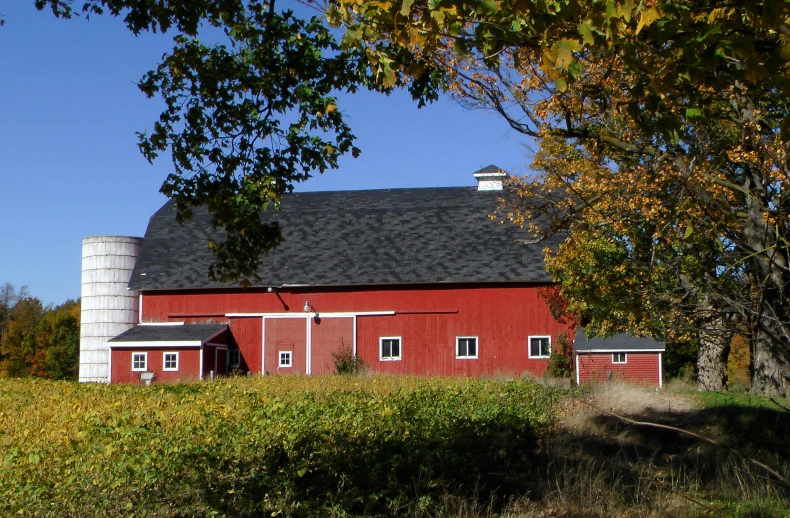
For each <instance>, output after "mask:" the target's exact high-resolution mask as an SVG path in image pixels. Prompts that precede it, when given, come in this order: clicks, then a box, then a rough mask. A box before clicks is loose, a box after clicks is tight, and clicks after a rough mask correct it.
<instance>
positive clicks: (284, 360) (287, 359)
mask: <svg viewBox="0 0 790 518" xmlns="http://www.w3.org/2000/svg"><path fill="white" fill-rule="evenodd" d="M291 365H292V363H291V351H280V367H291Z"/></svg>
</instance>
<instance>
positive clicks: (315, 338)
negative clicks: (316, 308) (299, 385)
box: [310, 317, 354, 374]
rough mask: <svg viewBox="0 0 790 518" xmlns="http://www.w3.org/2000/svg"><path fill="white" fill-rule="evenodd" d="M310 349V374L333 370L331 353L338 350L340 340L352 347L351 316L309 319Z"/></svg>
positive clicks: (352, 325) (352, 321)
mask: <svg viewBox="0 0 790 518" xmlns="http://www.w3.org/2000/svg"><path fill="white" fill-rule="evenodd" d="M310 322H311V323H310V335H311V339H312V342H311V343H312V350H311V353H310V354H311V358H312V361H311V363H310V374H331V373H333V372H335V363H334V358H333V357H332V353H337V352H338V351H340V343H341V341H342V343H343V345H344V346H345V347H348V348H349V349H352V348H353V347H354V319H353V318H350V317H349V318H320V319H319V320H318V322H316V319H311V321H310Z"/></svg>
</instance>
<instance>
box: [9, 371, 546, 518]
mask: <svg viewBox="0 0 790 518" xmlns="http://www.w3.org/2000/svg"><path fill="white" fill-rule="evenodd" d="M552 413H553V411H552V405H551V396H550V394H549V393H547V392H546V391H545V390H544V389H542V388H541V387H538V386H536V385H532V384H529V383H526V382H520V381H515V382H499V381H480V380H465V379H462V380H457V379H456V380H447V379H431V380H424V379H415V378H386V377H385V378H380V377H370V378H357V377H344V376H332V377H311V378H308V377H269V378H265V379H237V380H227V381H218V382H213V383H210V382H205V383H195V384H187V385H176V386H151V387H128V386H105V385H84V384H83V385H79V384H76V383H69V382H47V381H41V380H37V381H36V380H0V515H9V514H16V513H20V514H22V515H36V516H39V515H52V516H64V515H79V516H86V515H91V516H94V515H97V516H107V515H111V516H131V515H135V514H136V515H146V516H150V515H157V516H212V515H230V516H263V515H266V516H272V515H289V516H315V515H329V514H334V515H356V514H359V515H363V514H365V515H371V514H372V515H391V514H403V515H415V514H419V513H420V512H421V511H428V512H430V511H431V508H432V506H435V505H436V502H437V501H438V499H440V498H441V497H442V496H443V495H447V494H451V495H453V494H457V495H468V494H471V493H472V492H474V493H475V494H483V495H485V494H486V493H487V492H488V491H493V490H496V492H497V494H498V495H500V496H507V495H508V494H519V493H520V492H522V491H523V490H524V487H523V486H522V484H523V481H524V478H525V474H528V473H529V472H530V470H531V469H532V466H533V460H534V458H535V455H536V451H537V449H538V440H537V437H538V435H539V434H540V433H541V432H542V431H543V430H544V429H545V428H546V427H547V426H548V425H549V424H550V420H551V416H552Z"/></svg>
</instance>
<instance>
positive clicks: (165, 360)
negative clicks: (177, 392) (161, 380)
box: [162, 351, 180, 372]
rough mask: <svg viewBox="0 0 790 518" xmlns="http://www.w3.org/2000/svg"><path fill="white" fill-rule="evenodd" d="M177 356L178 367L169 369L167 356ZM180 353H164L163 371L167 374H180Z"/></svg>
mask: <svg viewBox="0 0 790 518" xmlns="http://www.w3.org/2000/svg"><path fill="white" fill-rule="evenodd" d="M171 354H172V355H175V357H176V366H175V367H168V366H167V356H168V355H171ZM179 356H180V355H179V354H178V351H166V352H163V353H162V370H163V371H166V372H178V367H179V358H178V357H179Z"/></svg>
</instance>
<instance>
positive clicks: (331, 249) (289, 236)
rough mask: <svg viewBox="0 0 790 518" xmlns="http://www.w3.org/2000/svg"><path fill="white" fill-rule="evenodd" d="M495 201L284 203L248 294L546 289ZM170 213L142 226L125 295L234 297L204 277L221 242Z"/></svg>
mask: <svg viewBox="0 0 790 518" xmlns="http://www.w3.org/2000/svg"><path fill="white" fill-rule="evenodd" d="M502 194H503V192H502V191H489V192H483V191H478V190H477V189H476V188H475V187H444V188H421V189H386V190H367V191H334V192H306V193H293V194H286V195H284V196H283V197H282V206H281V210H280V211H278V212H274V211H267V212H266V213H265V214H263V216H262V217H263V218H264V219H265V220H268V221H278V222H279V225H280V228H281V231H282V234H283V237H284V242H283V243H282V244H281V245H280V246H279V247H278V248H277V249H275V250H273V251H272V252H270V253H269V254H267V255H265V256H264V257H263V258H262V266H261V268H260V271H259V272H258V275H259V276H260V277H261V280H259V281H258V280H253V279H250V281H251V282H252V285H253V286H259V287H268V286H272V287H280V286H352V285H387V284H389V285H394V284H413V283H419V284H425V283H499V282H550V280H551V279H550V278H549V276H548V274H547V273H546V271H545V269H544V266H543V250H544V249H545V248H546V247H547V246H549V247H556V245H557V244H558V243H559V242H560V241H561V239H562V237H561V236H555V237H553V238H551V239H547V240H545V241H542V242H538V243H535V242H534V240H533V239H530V237H531V236H530V235H528V234H527V232H526V231H524V230H521V229H519V228H517V227H516V226H515V225H510V224H504V225H501V224H498V223H497V222H496V221H493V220H492V219H491V218H490V217H489V215H490V214H492V213H493V212H494V210H495V208H496V206H497V200H498V199H499V198H500V197H501V196H502ZM175 213H176V209H175V205H174V204H173V202H168V203H166V204H165V205H164V206H163V207H162V208H161V209H160V210H159V211H157V212H156V214H154V215H153V216H152V217H151V220H150V222H149V224H148V229H147V230H146V233H145V238H144V239H143V243H142V247H141V250H140V255H139V258H138V260H137V264H136V265H135V268H134V272H133V273H132V277H131V280H130V282H129V287H130V288H131V289H135V290H181V289H205V288H226V287H237V286H238V284H237V283H234V282H230V283H220V282H215V281H212V280H211V279H210V278H209V276H208V271H209V265H210V264H211V263H212V261H213V260H214V256H213V255H212V252H211V251H210V250H209V248H208V240H209V238H213V239H222V238H223V237H222V236H223V235H222V233H221V232H220V231H218V230H214V229H213V228H212V222H211V215H210V214H209V213H208V212H207V210H206V209H205V207H197V208H195V210H194V214H193V217H192V219H191V220H189V221H187V222H185V223H184V224H179V223H177V222H176V220H175Z"/></svg>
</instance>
